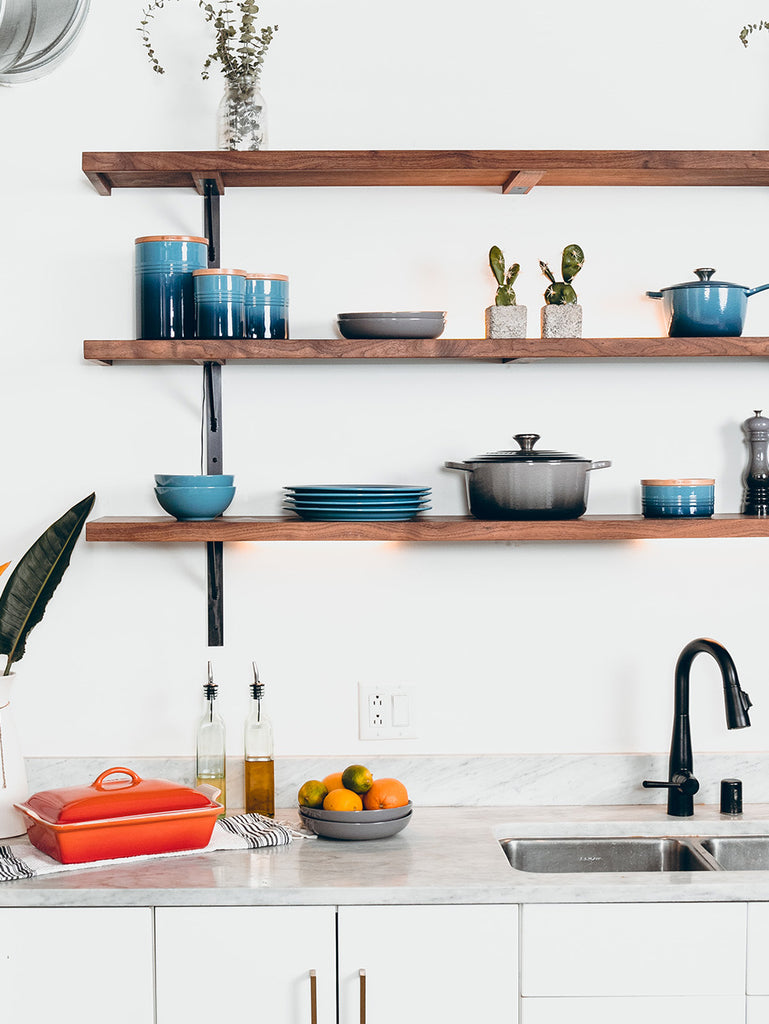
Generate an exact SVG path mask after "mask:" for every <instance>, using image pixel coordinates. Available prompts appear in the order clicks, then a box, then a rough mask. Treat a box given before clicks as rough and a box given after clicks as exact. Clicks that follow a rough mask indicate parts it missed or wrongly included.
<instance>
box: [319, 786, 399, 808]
mask: <svg viewBox="0 0 769 1024" xmlns="http://www.w3.org/2000/svg"><path fill="white" fill-rule="evenodd" d="M408 802H409V794H408V791H407V790H406V787H405V786H404V785H403V783H402V782H399V781H398V780H397V779H374V782H373V784H372V786H371V789H370V790H369V791H368V793H366V794H365V796H364V797H363V806H364V807H365V809H366V810H367V811H379V810H381V809H382V808H383V807H404V806H405V805H406V804H407V803H408ZM323 806H324V807H325V804H324V805H323Z"/></svg>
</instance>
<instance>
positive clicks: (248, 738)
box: [243, 662, 275, 818]
mask: <svg viewBox="0 0 769 1024" xmlns="http://www.w3.org/2000/svg"><path fill="white" fill-rule="evenodd" d="M252 667H253V670H254V681H253V683H252V684H251V697H252V700H251V707H250V709H249V712H248V717H247V718H246V725H245V729H244V732H243V746H244V755H245V761H244V768H245V786H246V813H247V814H263V815H264V816H265V817H267V818H274V817H275V762H274V760H273V757H272V754H273V740H272V724H271V722H270V720H269V718H268V717H267V715H266V714H265V713H264V708H263V707H262V704H263V701H264V684H263V683H262V681H261V680H260V679H259V670H258V668H257V667H256V664H255V663H254V662H252Z"/></svg>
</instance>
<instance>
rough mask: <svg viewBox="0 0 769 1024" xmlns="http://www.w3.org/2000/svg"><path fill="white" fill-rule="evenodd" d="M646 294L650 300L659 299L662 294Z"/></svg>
mask: <svg viewBox="0 0 769 1024" xmlns="http://www.w3.org/2000/svg"><path fill="white" fill-rule="evenodd" d="M646 294H647V295H648V296H649V298H650V299H661V298H662V292H647V293H646Z"/></svg>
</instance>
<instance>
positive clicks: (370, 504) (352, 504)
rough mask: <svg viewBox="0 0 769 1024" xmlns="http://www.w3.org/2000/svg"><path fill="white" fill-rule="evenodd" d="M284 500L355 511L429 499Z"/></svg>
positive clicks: (416, 503) (417, 496) (317, 498)
mask: <svg viewBox="0 0 769 1024" xmlns="http://www.w3.org/2000/svg"><path fill="white" fill-rule="evenodd" d="M283 500H284V501H287V502H292V503H293V504H294V505H297V506H300V505H312V506H313V507H315V508H348V509H350V511H355V509H356V508H359V509H367V508H381V509H387V508H389V509H392V510H393V511H395V510H397V509H399V508H404V507H406V508H407V507H410V506H414V505H421V504H423V503H424V502H427V501H430V500H431V499H430V496H429V495H425V496H424V497H422V496H421V495H415V496H414V497H413V498H393V499H390V498H389V497H383V498H373V497H372V498H370V499H369V500H368V501H352V500H350V501H348V500H347V499H346V498H344V497H339V498H332V497H329V498H328V499H325V498H320V497H311V498H292V497H290V496H289V495H287V496H286V497H284V499H283Z"/></svg>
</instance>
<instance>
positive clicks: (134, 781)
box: [91, 768, 142, 789]
mask: <svg viewBox="0 0 769 1024" xmlns="http://www.w3.org/2000/svg"><path fill="white" fill-rule="evenodd" d="M117 772H122V773H123V774H124V775H130V776H131V781H130V782H128V783H127V784H126V785H127V786H128V788H129V789H130V788H131V787H132V786H138V785H139V783H140V782H141V781H142V780H141V777H140V776H138V775H137V774H136V772H133V771H131V769H130V768H108V769H107V770H106V771H105V772H102V773H101V775H100V776H99V777H98V778H96V779H94V780H93V782H92V783H91V785H92V786H93V788H94V789H104V786H102V782H103V781H104V780H105V779H106V778H107V776H108V775H114V774H115V773H117Z"/></svg>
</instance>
